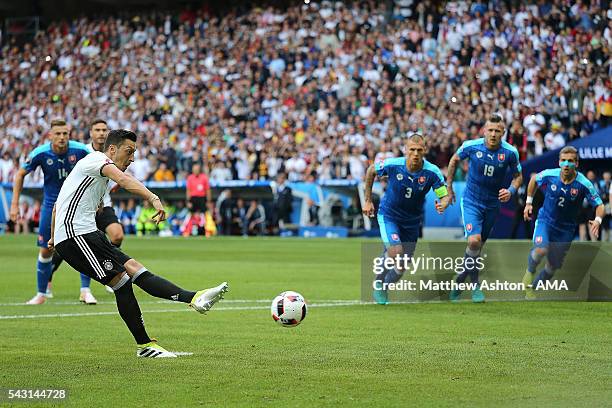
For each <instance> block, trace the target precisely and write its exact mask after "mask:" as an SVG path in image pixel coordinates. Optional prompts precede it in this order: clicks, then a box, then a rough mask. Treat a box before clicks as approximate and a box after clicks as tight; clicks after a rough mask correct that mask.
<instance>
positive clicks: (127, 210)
mask: <svg viewBox="0 0 612 408" xmlns="http://www.w3.org/2000/svg"><path fill="white" fill-rule="evenodd" d="M117 218H118V219H119V221H120V222H121V225H123V231H124V232H125V233H126V234H136V204H135V201H134V199H133V198H130V199H129V200H128V201H127V203H126V202H124V201H122V202H120V203H119V209H118V211H117Z"/></svg>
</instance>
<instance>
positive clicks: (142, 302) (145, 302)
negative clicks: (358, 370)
mask: <svg viewBox="0 0 612 408" xmlns="http://www.w3.org/2000/svg"><path fill="white" fill-rule="evenodd" d="M306 300H307V301H308V299H306ZM271 301H272V300H271V299H226V300H224V301H223V303H224V304H225V303H270V302H271ZM323 302H325V303H350V302H359V301H358V300H350V299H332V300H323ZM82 304H83V303H81V302H78V301H76V300H75V301H53V300H51V301H49V303H46V304H45V306H44V307H46V305H49V306H56V305H57V306H66V305H73V306H75V305H82ZM98 304H99V305H115V304H116V302H115V301H113V300H102V301H100V300H98ZM138 304H139V305H158V304H166V305H172V304H174V305H175V304H177V303H176V302H173V301H171V300H163V299H162V300H139V301H138ZM309 304H310V303H309ZM4 306H28V307H30V305H26V304H25V302H11V303H0V307H4Z"/></svg>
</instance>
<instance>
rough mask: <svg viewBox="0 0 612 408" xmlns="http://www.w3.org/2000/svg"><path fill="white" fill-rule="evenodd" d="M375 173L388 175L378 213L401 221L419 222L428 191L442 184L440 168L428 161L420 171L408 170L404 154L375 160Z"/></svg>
mask: <svg viewBox="0 0 612 408" xmlns="http://www.w3.org/2000/svg"><path fill="white" fill-rule="evenodd" d="M376 174H378V176H379V177H382V176H388V177H389V181H388V182H387V190H386V191H385V194H384V195H383V198H382V200H381V201H380V206H379V208H378V213H379V214H382V215H384V216H386V217H389V218H390V219H392V220H395V221H397V222H400V223H407V224H414V225H419V223H420V222H421V219H422V218H423V203H424V202H425V196H426V195H427V192H428V191H429V189H434V190H437V189H438V188H440V187H444V185H445V183H444V177H443V176H442V172H441V171H440V169H439V168H438V167H437V166H436V165H434V164H432V163H430V162H428V161H427V160H423V168H422V169H421V170H419V171H417V172H416V173H410V172H409V171H408V168H407V167H406V158H405V157H399V158H392V159H386V160H385V161H384V162H383V161H381V162H378V163H376Z"/></svg>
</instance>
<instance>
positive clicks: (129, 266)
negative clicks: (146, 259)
mask: <svg viewBox="0 0 612 408" xmlns="http://www.w3.org/2000/svg"><path fill="white" fill-rule="evenodd" d="M123 266H124V267H125V271H126V272H127V274H128V275H129V276H130V278H131V277H133V276H134V275H135V274H136V273H137V272H139V271H140V270H142V269H143V268H144V266H143V265H142V264H141V263H140V262H138V261H137V260H135V259H130V260H129V261H127V262H126V263H125V264H123Z"/></svg>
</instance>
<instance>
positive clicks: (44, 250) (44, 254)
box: [38, 248, 53, 259]
mask: <svg viewBox="0 0 612 408" xmlns="http://www.w3.org/2000/svg"><path fill="white" fill-rule="evenodd" d="M38 254H39V255H40V257H41V258H44V259H48V258H49V259H50V258H52V257H53V252H51V251H49V249H47V248H40V252H39V253H38Z"/></svg>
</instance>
